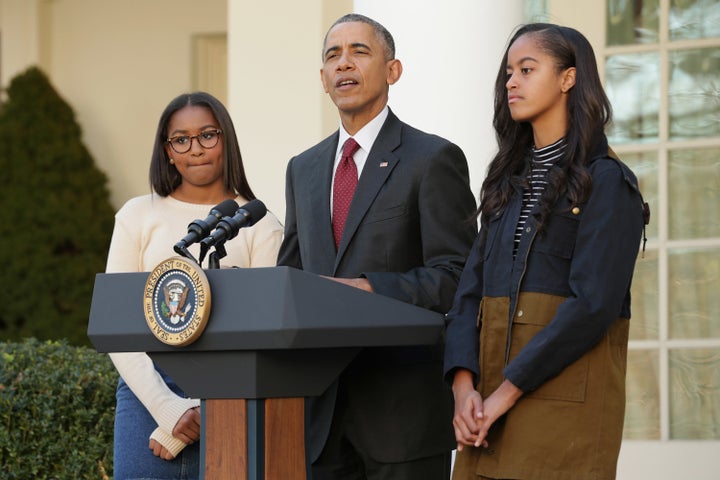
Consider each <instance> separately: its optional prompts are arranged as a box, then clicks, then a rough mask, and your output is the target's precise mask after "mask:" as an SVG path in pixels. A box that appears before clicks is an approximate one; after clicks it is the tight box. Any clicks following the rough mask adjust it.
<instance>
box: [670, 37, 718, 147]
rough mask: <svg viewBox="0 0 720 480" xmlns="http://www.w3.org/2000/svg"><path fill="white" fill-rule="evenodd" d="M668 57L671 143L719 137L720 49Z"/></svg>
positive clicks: (682, 52) (708, 49) (691, 51)
mask: <svg viewBox="0 0 720 480" xmlns="http://www.w3.org/2000/svg"><path fill="white" fill-rule="evenodd" d="M668 55H669V57H668V58H669V65H668V69H669V72H670V84H669V89H668V104H669V109H670V111H669V115H670V137H671V139H673V140H676V139H684V138H697V137H712V136H717V135H720V48H700V49H694V50H678V51H673V52H669V54H668Z"/></svg>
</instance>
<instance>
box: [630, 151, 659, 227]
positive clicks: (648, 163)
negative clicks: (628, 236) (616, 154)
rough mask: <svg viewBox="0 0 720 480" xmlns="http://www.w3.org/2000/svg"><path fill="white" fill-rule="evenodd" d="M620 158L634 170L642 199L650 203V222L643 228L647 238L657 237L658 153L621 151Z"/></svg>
mask: <svg viewBox="0 0 720 480" xmlns="http://www.w3.org/2000/svg"><path fill="white" fill-rule="evenodd" d="M621 160H622V161H623V162H625V164H626V165H627V166H628V167H630V168H631V169H632V171H633V172H635V175H636V176H637V178H638V186H639V187H640V192H641V193H642V196H643V200H645V201H646V202H647V203H648V204H649V205H650V224H649V225H648V226H647V227H646V228H645V232H646V235H647V236H648V238H652V239H656V238H657V237H658V218H660V216H659V215H658V208H660V203H659V202H658V169H659V168H660V167H659V165H658V154H657V151H654V152H641V153H623V154H622V156H621Z"/></svg>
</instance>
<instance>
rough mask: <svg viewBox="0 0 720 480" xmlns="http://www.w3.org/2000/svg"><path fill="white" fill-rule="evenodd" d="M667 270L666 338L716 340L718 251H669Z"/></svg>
mask: <svg viewBox="0 0 720 480" xmlns="http://www.w3.org/2000/svg"><path fill="white" fill-rule="evenodd" d="M668 268H669V275H670V278H669V284H670V288H669V290H670V291H669V293H668V311H669V319H668V323H669V328H668V330H669V331H668V335H669V337H670V338H672V339H699V338H717V337H720V315H718V312H720V249H676V250H671V251H670V252H669V255H668Z"/></svg>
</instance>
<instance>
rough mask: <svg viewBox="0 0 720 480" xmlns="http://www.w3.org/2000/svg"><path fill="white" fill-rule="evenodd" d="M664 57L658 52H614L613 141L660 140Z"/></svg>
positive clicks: (610, 91) (609, 81)
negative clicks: (661, 69) (661, 70)
mask: <svg viewBox="0 0 720 480" xmlns="http://www.w3.org/2000/svg"><path fill="white" fill-rule="evenodd" d="M659 63H660V56H659V55H658V54H657V53H637V54H628V55H611V56H609V57H608V58H607V63H606V68H605V71H606V86H605V90H606V92H607V95H608V98H609V99H610V103H611V104H612V108H613V123H612V125H611V126H610V128H609V130H608V138H609V140H610V142H611V143H616V144H622V143H630V142H633V143H637V142H643V141H646V142H647V141H657V139H658V111H659V106H660V102H659V99H660V93H659V92H660V70H659V68H660V67H659Z"/></svg>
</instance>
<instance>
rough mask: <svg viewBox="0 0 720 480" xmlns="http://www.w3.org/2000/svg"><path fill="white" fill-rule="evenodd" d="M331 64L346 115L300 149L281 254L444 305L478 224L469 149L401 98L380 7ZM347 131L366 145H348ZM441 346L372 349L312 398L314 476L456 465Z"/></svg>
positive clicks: (340, 27) (350, 26) (327, 72)
mask: <svg viewBox="0 0 720 480" xmlns="http://www.w3.org/2000/svg"><path fill="white" fill-rule="evenodd" d="M320 73H321V79H322V83H323V86H324V88H325V91H326V92H327V93H328V94H329V95H330V98H331V99H332V101H333V102H334V103H335V105H336V106H337V108H338V112H339V114H340V121H341V127H340V128H339V130H338V131H337V132H335V133H334V134H333V135H331V136H330V137H328V138H326V139H325V140H323V141H322V142H320V143H319V144H317V145H315V146H314V147H312V148H310V149H309V150H307V151H305V152H303V153H301V154H300V155H298V156H296V157H294V158H292V159H291V160H290V162H289V165H288V168H287V178H286V200H287V215H286V220H285V238H284V241H283V244H282V246H281V248H280V253H279V256H278V265H287V266H292V267H296V268H300V269H303V270H307V271H310V272H313V273H317V274H320V275H325V276H328V277H333V279H334V280H336V281H339V282H342V283H346V284H348V285H351V286H354V287H357V288H361V289H363V290H366V291H368V292H375V293H377V294H380V295H385V296H388V297H392V298H395V299H398V300H401V301H404V302H408V303H411V304H414V305H418V306H421V307H425V308H429V309H432V310H435V311H437V312H442V313H445V312H446V311H447V310H448V309H449V308H450V306H451V304H452V300H453V295H454V293H455V289H456V287H457V282H458V279H459V277H460V273H461V271H462V268H463V265H464V262H465V257H466V256H467V253H468V251H469V248H470V246H471V244H472V242H473V239H474V237H475V233H476V226H475V223H474V221H472V220H471V219H472V218H473V214H474V211H475V199H474V196H473V194H472V192H471V191H470V187H469V178H468V168H467V161H466V159H465V155H464V154H463V152H462V151H461V150H460V148H459V147H457V146H456V145H454V144H452V143H450V142H448V141H447V140H445V139H442V138H440V137H438V136H435V135H429V134H427V133H424V132H421V131H419V130H417V129H414V128H412V127H410V126H409V125H407V124H405V123H403V122H401V121H400V120H398V118H397V117H396V116H395V115H394V114H393V113H392V112H391V111H390V110H389V108H388V107H387V100H388V91H389V87H390V85H392V84H394V83H395V82H396V81H397V80H398V79H399V78H400V75H401V74H402V65H401V63H400V61H399V60H397V59H395V45H394V41H393V39H392V36H391V35H390V33H389V32H388V31H387V30H386V29H385V28H384V27H383V26H382V25H380V24H379V23H377V22H375V21H374V20H371V19H369V18H367V17H364V16H361V15H356V14H350V15H346V16H344V17H342V18H340V19H339V20H337V21H336V22H335V23H334V24H333V26H332V27H331V28H330V30H329V31H328V33H327V35H326V37H325V42H324V45H323V66H322V68H321V70H320ZM348 138H351V139H353V140H355V142H356V143H357V144H358V145H359V147H355V149H353V150H352V151H348V152H344V150H345V149H344V148H343V146H344V145H345V142H346V140H347V139H348ZM350 143H352V142H350ZM353 151H354V153H353ZM338 165H339V166H340V167H339V168H338ZM345 168H350V169H351V173H350V174H349V175H347V174H346V173H345V171H344V169H345ZM341 170H343V171H342V172H341ZM358 172H359V173H358ZM358 176H359V179H358V178H357V177H358ZM348 178H349V179H350V180H349V181H350V184H347V183H346V181H348V180H347V179H348ZM355 183H356V185H354V184H355ZM353 192H354V193H353ZM343 195H344V196H345V197H348V198H343ZM346 202H347V203H346ZM348 204H349V206H348ZM345 216H346V220H344V225H343V221H342V220H343V217H345ZM441 350H442V345H441V344H440V343H439V344H438V345H436V346H434V347H403V348H372V349H366V350H364V351H363V352H361V353H360V354H359V355H358V356H357V357H356V358H355V359H354V360H353V361H352V363H351V364H350V365H349V366H348V368H347V369H346V370H345V371H344V372H343V373H342V374H341V376H340V378H339V379H338V381H337V382H335V384H333V386H332V387H330V388H329V389H328V391H326V392H325V393H324V394H323V395H322V396H321V397H319V398H316V399H312V401H310V402H308V403H307V404H306V408H308V409H309V411H308V415H309V418H310V422H309V426H308V429H309V430H308V445H307V448H308V457H309V460H310V461H311V462H312V473H313V479H314V480H325V479H333V480H337V479H348V480H349V479H353V480H356V479H368V480H370V479H373V480H375V479H377V480H379V479H393V480H403V479H446V478H449V472H450V455H451V451H452V449H453V448H454V447H455V439H454V433H453V428H452V408H453V407H452V397H451V393H450V391H449V389H448V388H447V387H446V386H445V385H444V383H443V380H442V355H441Z"/></svg>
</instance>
